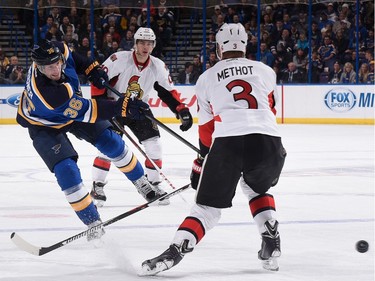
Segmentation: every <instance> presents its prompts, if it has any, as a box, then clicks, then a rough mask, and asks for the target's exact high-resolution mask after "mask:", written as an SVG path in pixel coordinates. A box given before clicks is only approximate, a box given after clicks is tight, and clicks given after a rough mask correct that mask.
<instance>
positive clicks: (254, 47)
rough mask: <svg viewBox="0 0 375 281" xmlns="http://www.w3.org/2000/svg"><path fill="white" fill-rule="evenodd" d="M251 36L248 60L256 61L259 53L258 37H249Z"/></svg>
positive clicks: (247, 52)
mask: <svg viewBox="0 0 375 281" xmlns="http://www.w3.org/2000/svg"><path fill="white" fill-rule="evenodd" d="M248 36H250V37H251V38H250V41H249V42H248V43H247V45H246V58H248V59H251V60H255V59H256V54H257V52H258V37H256V36H254V35H251V34H250V35H248Z"/></svg>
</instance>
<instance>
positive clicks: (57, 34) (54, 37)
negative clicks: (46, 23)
mask: <svg viewBox="0 0 375 281" xmlns="http://www.w3.org/2000/svg"><path fill="white" fill-rule="evenodd" d="M62 38H63V34H62V33H61V31H60V30H59V29H58V28H57V25H56V24H54V23H53V24H52V25H51V27H50V29H49V30H48V32H47V33H46V36H45V39H47V40H49V41H59V42H61V41H62Z"/></svg>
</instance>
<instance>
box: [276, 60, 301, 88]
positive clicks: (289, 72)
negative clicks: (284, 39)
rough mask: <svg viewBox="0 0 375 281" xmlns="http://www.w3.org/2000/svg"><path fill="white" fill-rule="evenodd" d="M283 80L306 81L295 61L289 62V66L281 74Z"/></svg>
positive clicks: (285, 81) (286, 81)
mask: <svg viewBox="0 0 375 281" xmlns="http://www.w3.org/2000/svg"><path fill="white" fill-rule="evenodd" d="M281 81H282V82H283V83H284V84H287V83H302V82H305V79H304V74H303V73H302V72H301V71H299V70H298V69H297V66H296V64H295V63H294V62H290V63H288V68H287V69H286V70H284V71H283V72H282V74H281Z"/></svg>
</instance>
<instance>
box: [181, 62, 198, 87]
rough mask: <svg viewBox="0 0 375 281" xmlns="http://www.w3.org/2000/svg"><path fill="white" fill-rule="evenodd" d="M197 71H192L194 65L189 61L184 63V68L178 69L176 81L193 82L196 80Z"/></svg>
mask: <svg viewBox="0 0 375 281" xmlns="http://www.w3.org/2000/svg"><path fill="white" fill-rule="evenodd" d="M198 77H199V75H198V73H196V72H194V66H193V64H192V63H191V62H187V63H185V68H184V70H182V71H180V73H179V74H178V76H177V81H178V83H179V84H187V85H191V84H195V83H196V82H197V80H198Z"/></svg>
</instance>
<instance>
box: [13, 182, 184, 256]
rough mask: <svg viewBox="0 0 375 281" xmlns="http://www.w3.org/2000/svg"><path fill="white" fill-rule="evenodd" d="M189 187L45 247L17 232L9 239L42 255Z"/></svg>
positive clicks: (181, 189)
mask: <svg viewBox="0 0 375 281" xmlns="http://www.w3.org/2000/svg"><path fill="white" fill-rule="evenodd" d="M189 187H190V184H187V185H184V186H183V187H180V188H179V189H176V190H175V191H172V192H171V193H168V194H166V195H164V196H162V197H160V198H157V199H154V200H152V201H150V202H147V203H145V204H143V205H139V206H137V207H135V208H134V209H131V210H130V211H127V212H125V213H122V214H120V215H118V216H116V217H114V218H112V219H109V220H107V221H105V222H103V223H101V224H99V225H96V226H94V227H92V228H89V229H87V230H85V231H82V232H80V233H78V234H76V235H73V236H71V237H69V238H66V239H64V240H62V241H60V242H57V243H56V244H53V245H51V246H47V247H38V246H34V245H32V244H30V243H29V242H27V241H26V240H24V239H23V238H22V237H21V236H19V235H18V234H17V233H15V232H13V233H12V234H11V235H10V239H11V240H12V241H13V243H14V244H16V245H17V247H18V248H20V249H21V250H23V251H25V252H28V253H30V254H33V255H35V256H42V255H44V254H47V253H49V252H51V251H53V250H56V249H58V248H61V247H63V246H65V245H68V244H70V243H71V242H73V241H75V240H77V239H80V238H82V237H85V236H87V235H88V234H89V233H90V232H92V231H94V230H97V229H99V228H101V227H105V226H108V225H110V224H112V223H114V222H116V221H119V220H122V219H123V218H126V217H129V216H131V215H132V214H135V213H138V212H139V211H142V210H144V209H146V208H148V207H150V206H152V205H156V204H158V201H162V200H165V199H168V198H170V197H172V196H175V195H176V194H179V193H180V192H182V191H184V190H185V189H188V188H189Z"/></svg>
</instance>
